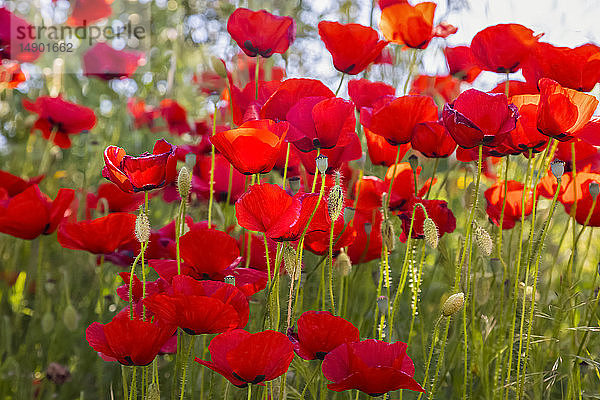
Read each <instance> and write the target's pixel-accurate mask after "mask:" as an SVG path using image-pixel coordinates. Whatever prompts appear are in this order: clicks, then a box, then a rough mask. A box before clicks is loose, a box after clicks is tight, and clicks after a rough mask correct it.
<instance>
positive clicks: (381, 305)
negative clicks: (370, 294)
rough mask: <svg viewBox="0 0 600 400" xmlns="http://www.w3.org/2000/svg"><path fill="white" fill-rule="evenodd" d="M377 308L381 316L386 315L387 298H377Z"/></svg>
mask: <svg viewBox="0 0 600 400" xmlns="http://www.w3.org/2000/svg"><path fill="white" fill-rule="evenodd" d="M377 308H378V309H379V312H380V313H381V314H385V313H387V310H388V298H387V296H379V297H378V298H377Z"/></svg>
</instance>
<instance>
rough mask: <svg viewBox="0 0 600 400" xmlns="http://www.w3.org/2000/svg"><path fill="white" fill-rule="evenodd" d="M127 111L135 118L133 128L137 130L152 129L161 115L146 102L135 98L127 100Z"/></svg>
mask: <svg viewBox="0 0 600 400" xmlns="http://www.w3.org/2000/svg"><path fill="white" fill-rule="evenodd" d="M127 111H129V113H130V114H131V116H132V117H133V127H134V128H135V129H140V128H143V127H148V128H152V127H153V126H154V120H155V119H156V117H158V113H159V111H158V110H156V109H155V108H154V107H152V106H149V105H147V104H146V102H145V101H144V100H140V99H134V98H131V99H129V100H127Z"/></svg>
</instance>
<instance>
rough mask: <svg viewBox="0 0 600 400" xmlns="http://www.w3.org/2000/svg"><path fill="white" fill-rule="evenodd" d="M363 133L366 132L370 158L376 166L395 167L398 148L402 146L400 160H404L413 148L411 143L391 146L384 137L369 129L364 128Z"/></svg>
mask: <svg viewBox="0 0 600 400" xmlns="http://www.w3.org/2000/svg"><path fill="white" fill-rule="evenodd" d="M363 131H364V132H365V138H366V139H367V150H368V152H369V158H370V159H371V163H372V164H374V165H385V166H390V165H394V162H395V161H396V152H397V151H398V146H400V154H399V155H398V159H399V160H402V159H403V158H404V156H405V155H406V153H407V152H408V150H410V148H411V145H410V142H409V143H405V144H400V145H398V146H394V145H391V144H389V143H388V141H387V140H385V138H384V137H383V136H379V135H377V134H375V133H373V132H371V131H370V130H368V129H367V128H364V129H363Z"/></svg>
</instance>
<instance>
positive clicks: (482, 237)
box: [475, 225, 494, 257]
mask: <svg viewBox="0 0 600 400" xmlns="http://www.w3.org/2000/svg"><path fill="white" fill-rule="evenodd" d="M475 242H476V243H477V247H479V250H480V251H481V252H482V253H483V254H485V255H486V256H488V257H489V256H490V255H491V254H492V250H493V249H494V242H493V241H492V238H491V236H490V234H489V233H488V232H487V231H486V230H485V229H483V228H482V227H481V226H479V225H477V226H476V227H475Z"/></svg>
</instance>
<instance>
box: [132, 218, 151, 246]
mask: <svg viewBox="0 0 600 400" xmlns="http://www.w3.org/2000/svg"><path fill="white" fill-rule="evenodd" d="M135 238H136V239H137V241H138V242H140V243H146V242H147V241H148V240H150V221H149V220H148V216H147V215H146V213H144V212H142V213H140V215H138V217H137V219H136V220H135Z"/></svg>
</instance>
